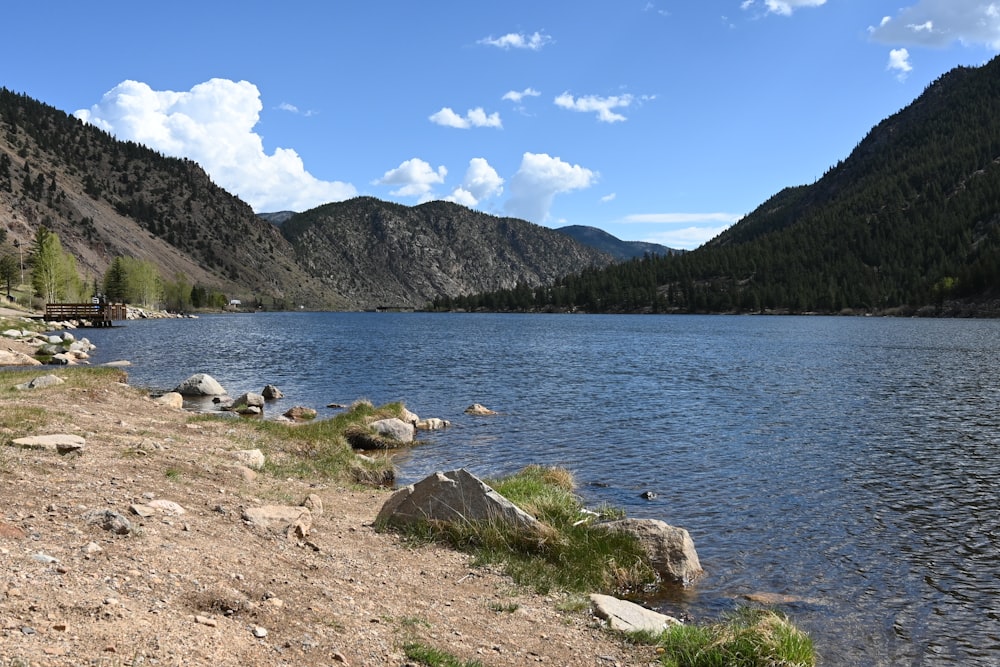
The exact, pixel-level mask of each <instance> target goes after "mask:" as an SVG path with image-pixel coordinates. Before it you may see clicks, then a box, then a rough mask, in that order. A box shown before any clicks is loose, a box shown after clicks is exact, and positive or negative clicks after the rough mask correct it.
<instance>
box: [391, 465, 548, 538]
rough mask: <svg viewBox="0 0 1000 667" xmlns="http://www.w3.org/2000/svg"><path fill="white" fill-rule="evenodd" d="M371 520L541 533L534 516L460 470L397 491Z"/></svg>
mask: <svg viewBox="0 0 1000 667" xmlns="http://www.w3.org/2000/svg"><path fill="white" fill-rule="evenodd" d="M375 521H376V523H378V524H396V525H407V524H413V523H420V522H423V521H447V522H456V521H461V522H466V521H500V522H502V523H506V524H509V525H512V526H513V527H515V528H519V529H524V530H527V531H530V532H537V531H540V530H542V524H541V523H539V521H538V520H537V519H535V517H533V516H531V515H530V514H528V513H527V512H525V511H524V510H522V509H521V508H519V507H518V506H517V505H515V504H514V503H512V502H510V501H509V500H507V499H506V498H504V497H503V496H502V495H500V494H499V493H497V492H496V491H494V490H493V489H492V488H491V487H489V486H488V485H487V484H486V483H485V482H483V481H482V480H481V479H479V478H478V477H476V476H475V475H473V474H472V473H470V472H469V471H467V470H465V469H464V468H460V469H458V470H452V471H450V472H438V473H434V474H433V475H430V476H428V477H425V478H424V479H423V480H421V481H419V482H417V483H416V484H411V485H410V486H406V487H403V488H402V489H399V490H398V491H396V492H395V493H394V494H392V495H391V496H389V498H388V499H387V500H386V501H385V503H384V504H383V505H382V509H381V510H379V513H378V517H377V518H376V519H375Z"/></svg>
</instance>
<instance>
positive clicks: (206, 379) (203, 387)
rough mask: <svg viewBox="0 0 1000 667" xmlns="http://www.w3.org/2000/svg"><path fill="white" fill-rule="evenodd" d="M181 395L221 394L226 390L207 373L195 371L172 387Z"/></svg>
mask: <svg viewBox="0 0 1000 667" xmlns="http://www.w3.org/2000/svg"><path fill="white" fill-rule="evenodd" d="M174 391H176V392H177V393H178V394H181V395H182V396H222V395H223V394H225V393H226V390H225V389H223V388H222V385H221V384H219V383H218V382H216V381H215V378H213V377H212V376H211V375H208V374H207V373H196V374H195V375H192V376H191V377H189V378H188V379H186V380H184V381H183V382H181V383H180V384H179V385H177V387H176V388H175V389H174Z"/></svg>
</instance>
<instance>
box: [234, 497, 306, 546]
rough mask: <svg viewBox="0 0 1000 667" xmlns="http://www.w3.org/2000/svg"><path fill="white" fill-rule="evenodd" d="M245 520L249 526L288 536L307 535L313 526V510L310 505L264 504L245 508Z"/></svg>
mask: <svg viewBox="0 0 1000 667" xmlns="http://www.w3.org/2000/svg"><path fill="white" fill-rule="evenodd" d="M243 521H245V522H246V524H247V525H248V526H252V527H254V528H261V529H264V530H268V531H271V532H274V533H279V534H284V535H285V536H286V537H290V538H291V537H307V536H308V535H309V530H310V529H311V528H312V512H310V511H309V508H308V507H291V506H289V505H263V506H261V507H248V508H246V509H244V510H243Z"/></svg>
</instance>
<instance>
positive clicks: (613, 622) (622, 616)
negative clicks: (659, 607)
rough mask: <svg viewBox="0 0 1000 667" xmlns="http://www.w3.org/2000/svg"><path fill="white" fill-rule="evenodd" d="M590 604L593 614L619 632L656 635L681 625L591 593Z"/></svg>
mask: <svg viewBox="0 0 1000 667" xmlns="http://www.w3.org/2000/svg"><path fill="white" fill-rule="evenodd" d="M590 602H591V604H592V605H593V607H594V614H596V615H597V616H598V617H600V618H603V619H605V620H607V622H608V626H609V627H610V628H611V629H612V630H618V631H620V632H651V633H653V634H657V635H658V634H660V633H661V632H663V631H664V630H666V629H667V628H669V627H670V626H672V625H683V623H681V621H679V620H677V619H676V618H674V617H673V616H667V615H666V614H660V613H658V612H655V611H653V610H652V609H646V608H645V607H642V606H640V605H637V604H635V603H634V602H628V601H626V600H619V599H618V598H614V597H611V596H610V595H599V594H597V593H593V594H591V596H590Z"/></svg>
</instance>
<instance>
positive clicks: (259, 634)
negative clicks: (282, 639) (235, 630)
mask: <svg viewBox="0 0 1000 667" xmlns="http://www.w3.org/2000/svg"><path fill="white" fill-rule="evenodd" d="M253 636H254V637H256V638H257V639H263V638H264V637H267V628H263V627H261V626H259V625H255V626H254V628H253Z"/></svg>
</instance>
